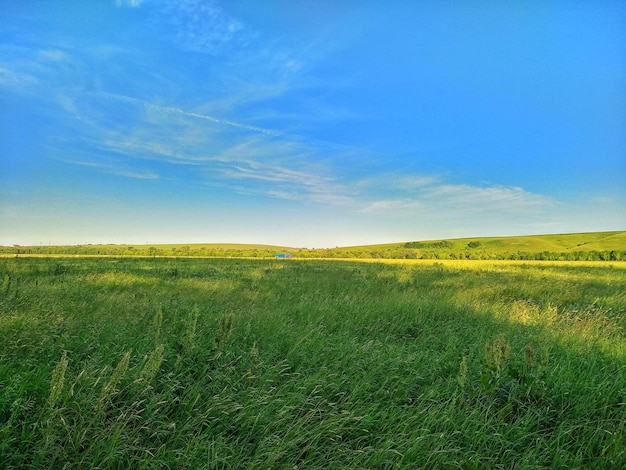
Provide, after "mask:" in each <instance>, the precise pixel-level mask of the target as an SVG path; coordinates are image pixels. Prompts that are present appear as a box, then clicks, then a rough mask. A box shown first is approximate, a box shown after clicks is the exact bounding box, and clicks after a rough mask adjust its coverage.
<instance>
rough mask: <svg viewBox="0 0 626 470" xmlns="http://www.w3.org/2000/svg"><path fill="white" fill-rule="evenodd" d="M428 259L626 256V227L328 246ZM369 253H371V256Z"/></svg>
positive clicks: (339, 251) (343, 252)
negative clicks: (611, 230)
mask: <svg viewBox="0 0 626 470" xmlns="http://www.w3.org/2000/svg"><path fill="white" fill-rule="evenodd" d="M358 254H360V256H361V257H375V258H428V259H432V258H435V259H553V260H558V259H563V260H576V259H584V260H593V259H597V260H603V259H606V260H620V259H626V231H621V232H592V233H570V234H555V235H528V236H514V237H475V238H455V239H448V240H422V241H413V242H405V243H392V244H385V245H370V246H355V247H345V248H335V249H332V250H328V255H330V256H333V257H335V256H337V257H344V256H345V257H352V256H358ZM368 255H369V256H368Z"/></svg>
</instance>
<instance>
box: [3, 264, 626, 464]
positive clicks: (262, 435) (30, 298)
mask: <svg viewBox="0 0 626 470" xmlns="http://www.w3.org/2000/svg"><path fill="white" fill-rule="evenodd" d="M0 280H2V285H1V286H0V350H1V351H2V355H1V356H0V384H1V386H0V461H1V462H2V463H3V465H4V466H5V467H6V468H12V467H13V468H24V467H26V468H28V467H33V468H40V467H41V468H63V467H64V466H65V467H66V468H68V467H76V468H159V467H161V468H168V467H169V468H184V467H186V468H242V467H243V468H275V467H276V468H294V467H306V468H346V467H347V468H378V467H404V468H424V467H428V466H432V467H435V468H441V467H462V468H464V467H469V468H512V467H516V468H541V467H568V468H621V467H624V466H626V446H625V445H624V443H625V440H626V428H625V426H626V424H625V423H626V419H624V418H625V416H626V408H625V406H626V405H625V403H626V395H625V394H624V393H625V390H626V355H625V344H626V341H625V340H626V333H625V327H626V297H625V294H624V288H623V286H624V285H626V270H624V269H621V267H620V268H613V267H610V266H609V265H608V264H601V265H596V264H589V265H587V264H585V265H583V264H582V263H580V262H576V263H575V264H568V263H550V264H547V263H546V262H541V263H518V262H506V263H500V262H498V263H494V262H480V261H479V262H476V261H465V262H459V261H444V262H436V263H435V262H433V261H432V260H431V261H401V262H384V263H382V262H380V261H379V260H378V261H377V262H375V263H366V262H354V261H351V262H342V261H332V262H331V261H306V262H305V261H298V260H289V261H286V262H277V261H275V260H265V261H263V260H190V259H179V260H174V259H171V260H170V259H98V260H96V259H34V258H31V259H4V260H0Z"/></svg>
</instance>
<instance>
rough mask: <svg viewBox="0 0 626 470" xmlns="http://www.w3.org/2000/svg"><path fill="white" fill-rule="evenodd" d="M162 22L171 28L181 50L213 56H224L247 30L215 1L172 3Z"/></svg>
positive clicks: (163, 13)
mask: <svg viewBox="0 0 626 470" xmlns="http://www.w3.org/2000/svg"><path fill="white" fill-rule="evenodd" d="M159 18H160V20H161V21H163V22H164V23H167V24H169V26H170V28H171V29H172V38H173V39H174V40H175V42H176V43H177V44H178V45H179V47H180V48H182V49H184V50H186V51H192V52H201V53H208V54H213V55H217V54H221V53H222V52H224V50H225V48H226V46H228V45H229V44H231V43H233V42H234V41H235V40H236V39H237V38H238V36H240V34H241V31H242V30H243V29H244V26H243V24H242V23H241V22H240V21H239V20H237V19H236V18H233V17H232V16H230V15H229V14H228V13H226V12H225V11H224V9H223V8H222V7H220V6H219V5H218V4H217V2H215V1H212V0H171V1H169V2H168V3H167V4H166V7H165V8H164V9H163V11H161V12H160V14H159Z"/></svg>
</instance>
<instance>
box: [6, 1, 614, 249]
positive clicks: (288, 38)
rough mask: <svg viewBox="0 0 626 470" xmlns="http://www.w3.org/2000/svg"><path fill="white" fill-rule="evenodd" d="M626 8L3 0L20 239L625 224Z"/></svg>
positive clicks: (247, 239)
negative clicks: (17, 0)
mask: <svg viewBox="0 0 626 470" xmlns="http://www.w3.org/2000/svg"><path fill="white" fill-rule="evenodd" d="M625 182H626V2H623V1H602V0H599V1H593V2H591V1H582V0H581V1H578V0H568V1H558V0H555V1H547V2H545V1H532V0H531V1H510V2H500V1H446V0H437V1H434V0H433V1H428V0H424V1H420V2H409V1H400V0H390V1H382V0H379V1H374V0H372V1H368V0H360V1H356V0H355V1H353V0H341V1H336V0H334V1H331V0H317V1H313V0H298V1H293V0H228V1H226V0H224V1H218V0H215V1H213V0H94V1H88V2H87V1H81V2H79V1H73V0H72V1H64V0H57V1H35V0H20V1H19V2H16V1H13V0H0V245H13V244H20V245H39V244H44V245H48V244H53V245H58V244H86V243H94V244H95V243H129V244H144V243H148V244H157V243H263V244H273V245H284V246H292V247H308V248H313V247H316V248H321V247H334V246H351V245H362V244H376V243H391V242H402V241H416V240H427V239H442V238H458V237H478V236H507V235H530V234H545V233H570V232H590V231H610V230H626V184H625Z"/></svg>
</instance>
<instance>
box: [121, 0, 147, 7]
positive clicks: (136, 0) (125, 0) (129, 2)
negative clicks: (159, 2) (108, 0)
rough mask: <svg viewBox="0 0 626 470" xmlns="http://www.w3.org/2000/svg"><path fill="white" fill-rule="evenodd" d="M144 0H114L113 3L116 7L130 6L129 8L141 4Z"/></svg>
mask: <svg viewBox="0 0 626 470" xmlns="http://www.w3.org/2000/svg"><path fill="white" fill-rule="evenodd" d="M143 1H144V0H115V4H116V5H117V6H118V7H130V8H136V7H138V6H141V4H142V3H143Z"/></svg>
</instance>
